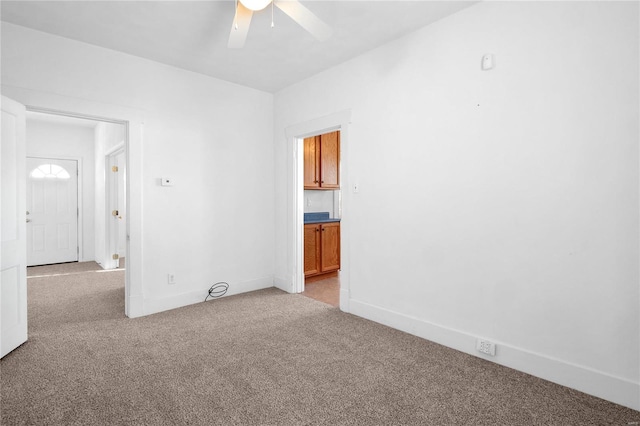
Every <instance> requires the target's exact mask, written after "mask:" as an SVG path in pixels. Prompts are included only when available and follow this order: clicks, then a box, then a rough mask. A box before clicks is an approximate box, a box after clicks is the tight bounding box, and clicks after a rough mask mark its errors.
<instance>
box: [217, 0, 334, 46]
mask: <svg viewBox="0 0 640 426" xmlns="http://www.w3.org/2000/svg"><path fill="white" fill-rule="evenodd" d="M270 4H271V8H272V10H271V28H273V26H274V25H273V6H274V5H275V7H277V8H278V9H280V10H281V11H283V12H284V13H285V14H286V15H287V16H289V17H290V18H291V19H293V20H294V21H295V22H296V23H298V25H300V26H301V27H302V28H304V29H305V30H307V31H308V32H309V33H311V35H312V36H314V37H315V38H316V39H317V40H319V41H325V40H327V39H328V38H329V37H331V34H332V32H333V30H332V28H331V27H330V26H329V25H327V24H326V23H325V22H324V21H322V20H321V19H320V18H318V17H317V16H316V15H315V14H314V13H313V12H311V11H310V10H309V9H307V8H306V7H305V6H303V5H302V4H301V3H300V2H299V1H298V0H287V1H276V0H236V14H235V17H234V19H233V24H232V26H231V33H230V34H229V42H228V43H227V47H229V48H231V49H238V48H241V47H244V43H245V41H246V39H247V34H248V33H249V26H250V25H251V18H252V16H253V12H254V11H255V12H257V11H260V10H262V9H264V8H266V7H267V6H269V5H270Z"/></svg>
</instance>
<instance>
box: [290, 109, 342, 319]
mask: <svg viewBox="0 0 640 426" xmlns="http://www.w3.org/2000/svg"><path fill="white" fill-rule="evenodd" d="M350 123H351V110H345V111H341V112H337V113H334V114H331V115H327V116H324V117H320V118H316V119H314V120H310V121H306V122H303V123H299V124H296V125H293V126H290V127H287V128H286V129H285V134H286V140H287V153H288V154H289V155H288V158H289V159H290V160H289V164H288V170H289V171H290V175H289V176H288V177H287V180H288V181H289V182H290V185H288V187H289V189H290V193H289V195H290V197H289V200H290V201H289V202H288V203H287V204H288V206H287V210H288V214H287V216H288V217H290V218H291V220H289V225H290V229H289V232H287V254H288V255H287V269H288V270H290V271H292V275H291V284H290V289H291V293H301V292H303V291H304V164H303V160H304V146H303V143H304V138H306V137H309V136H317V135H321V134H323V133H328V132H333V131H336V130H339V131H340V159H341V161H340V191H341V194H342V209H341V210H342V215H341V230H340V231H341V232H340V249H341V268H340V271H339V276H340V310H342V311H344V312H349V299H350V296H349V289H350V285H349V276H350V274H349V269H350V262H349V260H350V259H349V258H350V250H349V247H350V245H349V236H350V232H349V218H350V215H349V213H350V210H351V209H350V205H351V192H350V191H347V188H349V175H348V173H347V171H348V158H349V155H348V153H349V124H350ZM342 227H344V231H343V229H342Z"/></svg>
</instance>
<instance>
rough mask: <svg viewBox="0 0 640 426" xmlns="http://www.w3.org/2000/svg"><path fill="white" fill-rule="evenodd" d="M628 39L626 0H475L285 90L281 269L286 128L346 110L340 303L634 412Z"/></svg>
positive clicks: (280, 121)
mask: <svg viewBox="0 0 640 426" xmlns="http://www.w3.org/2000/svg"><path fill="white" fill-rule="evenodd" d="M638 35H639V34H638V3H637V2H619V3H613V2H602V3H601V2H584V3H583V2H566V3H557V2H512V3H508V2H483V3H480V4H478V5H475V6H473V7H471V8H469V9H465V10H463V11H461V12H459V13H457V14H456V15H453V16H451V17H448V18H445V19H443V20H441V21H439V22H437V23H435V24H433V25H431V26H429V27H427V28H424V29H422V30H420V31H418V32H416V33H414V34H411V35H409V36H407V37H404V38H401V39H398V40H396V41H394V42H392V43H389V44H387V45H384V46H382V47H380V48H378V49H375V50H373V51H371V52H369V53H367V54H365V55H363V56H360V57H357V58H355V59H353V60H351V61H349V62H347V63H345V64H342V65H339V66H337V67H335V68H332V69H330V70H328V71H326V72H323V73H321V74H319V75H317V76H315V77H312V78H310V79H308V80H306V81H304V82H302V83H299V84H297V85H294V86H292V87H289V88H287V89H284V90H283V91H281V92H279V93H277V94H276V97H275V126H274V135H275V142H276V168H275V170H276V188H278V190H277V193H276V235H277V240H276V277H277V282H280V281H282V282H289V281H290V280H291V278H290V271H291V268H292V263H291V262H292V259H293V256H292V255H291V250H290V249H289V246H288V241H287V239H286V235H287V231H288V230H289V229H290V228H291V226H292V223H293V222H292V221H293V220H294V219H293V217H292V213H291V212H292V209H291V208H290V207H289V206H288V203H290V202H291V201H290V200H291V195H290V194H291V193H292V191H293V189H292V178H291V176H293V173H292V167H293V164H292V163H291V162H290V160H289V159H290V158H291V157H292V152H293V151H292V148H291V146H292V142H291V141H287V140H285V139H284V138H283V137H282V136H281V135H283V134H284V131H283V130H284V129H286V128H290V127H291V126H299V125H300V123H305V122H308V121H311V120H314V119H317V118H318V117H325V116H328V115H330V114H334V113H337V112H339V111H344V110H351V113H352V124H351V125H350V126H349V129H348V130H349V139H348V140H344V141H343V146H342V149H343V151H345V153H348V156H347V158H348V159H347V160H346V163H347V164H343V171H344V172H345V173H346V174H343V179H344V180H343V187H345V183H347V184H349V182H351V183H354V182H358V183H359V186H360V190H359V193H357V194H353V193H352V192H351V191H344V194H343V196H344V201H343V223H345V225H347V226H345V232H344V233H343V242H344V241H347V242H348V243H349V244H348V245H347V246H348V247H350V249H349V253H348V257H349V259H350V261H349V263H348V265H344V264H343V272H345V273H346V274H347V275H348V277H349V282H350V288H348V289H347V290H348V291H347V292H346V294H350V300H349V304H348V305H349V309H350V311H351V312H352V313H355V314H357V315H362V316H365V317H368V318H371V319H374V320H376V321H380V322H383V323H386V324H389V325H392V326H394V327H397V328H400V329H403V330H406V331H409V332H412V333H415V334H418V335H421V336H423V337H425V338H428V339H431V340H435V341H438V342H441V343H443V344H446V345H448V346H451V347H454V348H457V349H459V350H461V351H464V352H468V353H472V354H477V352H476V351H475V347H474V345H475V338H476V336H481V337H484V338H486V339H489V340H491V341H494V342H496V343H497V344H498V352H497V356H496V357H495V358H490V359H491V360H493V361H496V362H499V363H501V364H504V365H508V366H511V367H514V368H517V369H520V370H523V371H527V372H530V373H532V374H535V375H538V376H540V377H544V378H547V379H549V380H552V381H556V382H558V383H562V384H565V385H568V386H571V387H574V388H577V389H581V390H583V391H585V392H588V393H591V394H594V395H599V396H601V397H603V398H606V399H609V400H613V401H616V402H618V403H621V404H624V405H627V406H631V407H634V408H636V409H640V386H639V384H638V383H639V381H640V380H639V376H640V371H639V368H640V354H639V347H640V342H639V336H640V328H639V324H640V318H639V301H640V295H639V285H638V278H639V277H638V268H639V264H638V263H639V262H638V259H639V258H638V255H639V253H638V244H639V241H638V231H639V226H638V218H639V209H638V201H639V200H638V190H639V188H638V186H639V185H638V154H639V153H638V138H639V130H638V128H639V124H638V116H639V110H638V101H639V97H638V73H639V67H638V56H639V54H638ZM485 53H493V54H495V63H496V66H495V69H494V70H491V71H481V70H480V60H481V57H482V55H483V54H485ZM346 187H348V186H346ZM283 287H284V288H286V285H284V286H283ZM343 294H345V292H343ZM341 306H342V303H341Z"/></svg>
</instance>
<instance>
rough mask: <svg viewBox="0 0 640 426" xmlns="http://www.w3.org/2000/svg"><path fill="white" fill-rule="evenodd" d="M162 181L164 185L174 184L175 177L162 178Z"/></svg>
mask: <svg viewBox="0 0 640 426" xmlns="http://www.w3.org/2000/svg"><path fill="white" fill-rule="evenodd" d="M160 182H161V185H162V186H173V179H171V178H160Z"/></svg>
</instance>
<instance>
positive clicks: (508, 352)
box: [340, 293, 640, 411]
mask: <svg viewBox="0 0 640 426" xmlns="http://www.w3.org/2000/svg"><path fill="white" fill-rule="evenodd" d="M340 296H341V300H342V297H343V294H342V293H341V295H340ZM348 306H349V309H350V313H352V314H354V315H357V316H360V317H363V318H366V319H369V320H371V321H375V322H378V323H380V324H384V325H386V326H389V327H392V328H395V329H398V330H401V331H404V332H406V333H410V334H413V335H415V336H418V337H421V338H423V339H427V340H430V341H433V342H436V343H439V344H441V345H444V346H447V347H450V348H453V349H456V350H458V351H461V352H465V353H467V354H469V355H473V356H477V357H479V358H483V359H486V360H488V361H491V362H495V363H497V364H500V365H504V366H506V367H510V368H513V369H515V370H519V371H522V372H525V373H528V374H531V375H532V376H536V377H539V378H541V379H545V380H548V381H550V382H554V383H557V384H559V385H563V386H567V387H569V388H572V389H576V390H579V391H581V392H584V393H586V394H589V395H593V396H597V397H599V398H602V399H605V400H607V401H611V402H614V403H616V404H620V405H623V406H625V407H629V408H633V409H634V410H639V411H640V383H635V382H633V381H630V380H627V379H624V378H620V377H615V376H612V375H609V374H607V373H604V372H601V371H597V370H593V369H590V368H587V367H584V366H580V365H577V364H572V363H569V362H566V361H563V360H560V359H554V358H552V357H548V356H545V355H542V354H538V353H534V352H531V351H528V350H525V349H521V348H517V347H514V346H510V345H508V344H505V343H501V342H495V343H496V345H497V350H496V356H485V355H483V354H481V353H480V352H477V351H476V349H475V345H476V339H477V338H478V337H480V336H474V335H471V334H468V333H465V332H463V331H460V330H455V329H451V328H447V327H444V326H441V325H437V324H433V323H430V322H427V321H424V320H421V319H418V318H415V317H411V316H407V315H403V314H400V313H397V312H393V311H390V310H387V309H384V308H381V307H378V306H374V305H370V304H368V303H363V302H359V301H356V300H353V299H352V300H350V301H349V304H348ZM341 308H342V302H341ZM490 340H492V339H490Z"/></svg>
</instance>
